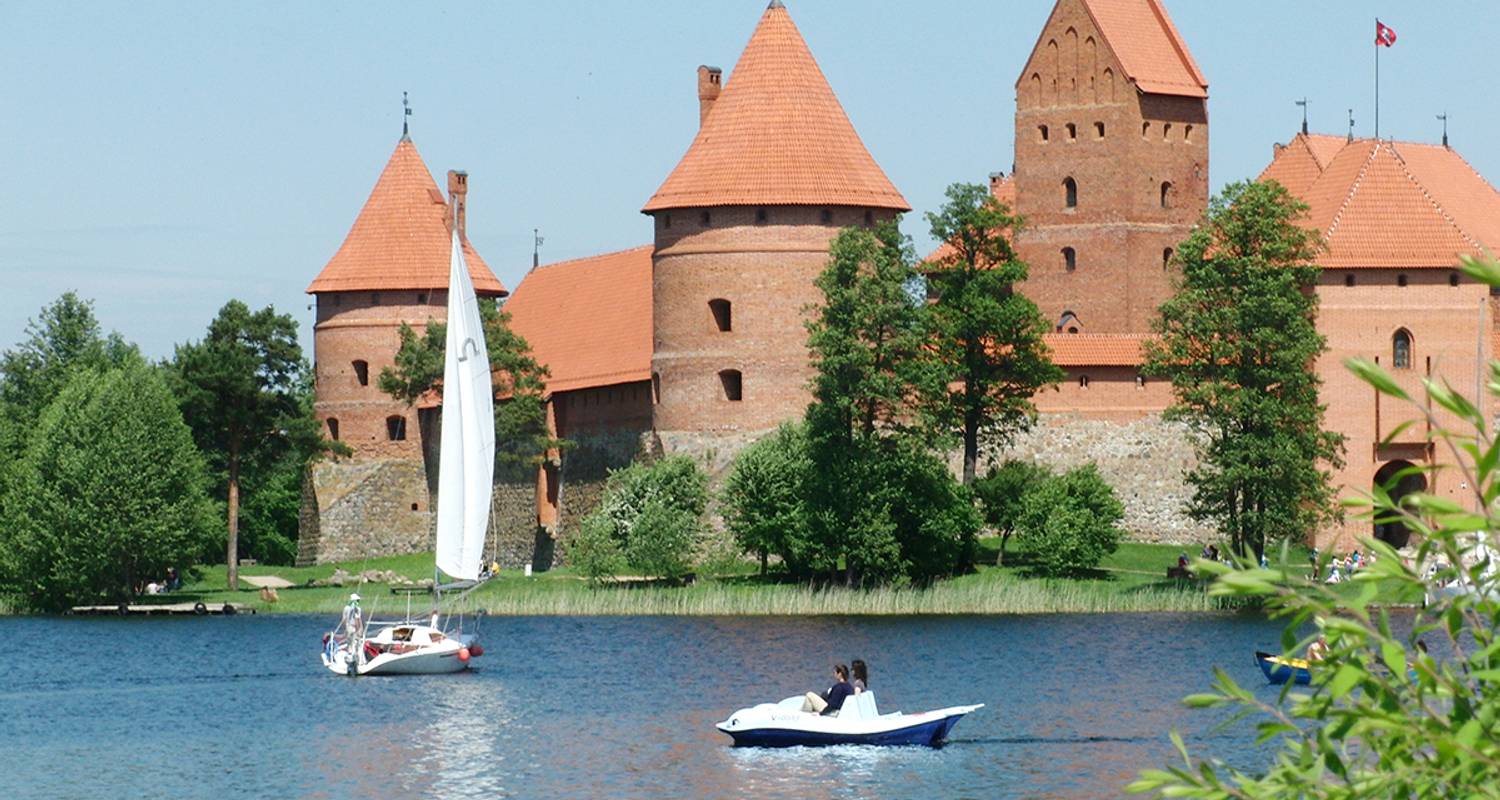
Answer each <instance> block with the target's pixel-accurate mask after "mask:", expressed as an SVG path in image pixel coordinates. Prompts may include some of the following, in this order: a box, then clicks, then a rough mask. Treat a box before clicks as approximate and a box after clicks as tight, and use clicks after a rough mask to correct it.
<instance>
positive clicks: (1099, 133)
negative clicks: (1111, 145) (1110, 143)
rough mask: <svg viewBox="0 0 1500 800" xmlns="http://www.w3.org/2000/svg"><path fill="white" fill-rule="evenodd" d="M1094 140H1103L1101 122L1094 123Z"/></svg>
mask: <svg viewBox="0 0 1500 800" xmlns="http://www.w3.org/2000/svg"><path fill="white" fill-rule="evenodd" d="M1094 138H1095V139H1103V138H1104V123H1102V122H1095V123H1094Z"/></svg>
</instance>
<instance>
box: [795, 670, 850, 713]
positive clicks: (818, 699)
mask: <svg viewBox="0 0 1500 800" xmlns="http://www.w3.org/2000/svg"><path fill="white" fill-rule="evenodd" d="M851 694H854V687H853V686H851V685H849V668H848V667H846V666H844V665H843V664H835V665H833V685H832V686H830V687H828V691H826V692H824V693H822V694H818V693H817V692H808V693H807V695H806V696H805V697H803V698H802V710H803V711H805V712H807V713H810V714H822V715H824V716H828V715H830V714H834V713H836V712H837V711H838V710H839V709H841V708H843V707H844V699H845V698H847V697H848V696H849V695H851Z"/></svg>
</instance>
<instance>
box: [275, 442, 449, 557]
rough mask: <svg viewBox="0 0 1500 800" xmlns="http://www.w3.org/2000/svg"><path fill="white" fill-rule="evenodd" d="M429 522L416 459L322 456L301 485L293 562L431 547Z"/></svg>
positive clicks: (422, 476)
mask: <svg viewBox="0 0 1500 800" xmlns="http://www.w3.org/2000/svg"><path fill="white" fill-rule="evenodd" d="M433 524H434V522H433V517H432V509H431V507H430V506H429V502H428V495H427V475H426V471H425V470H424V469H423V468H422V461H421V460H420V459H418V458H401V459H378V460H366V459H357V460H353V461H320V462H318V463H315V464H313V465H312V467H311V468H310V469H309V471H308V476H307V479H306V481H305V482H304V485H303V502H302V513H301V526H300V527H301V530H300V531H299V534H298V542H297V564H298V566H306V565H310V564H326V563H328V562H332V561H349V560H353V559H362V558H374V557H376V556H388V555H399V554H402V553H419V552H423V551H426V550H431V549H432V525H433Z"/></svg>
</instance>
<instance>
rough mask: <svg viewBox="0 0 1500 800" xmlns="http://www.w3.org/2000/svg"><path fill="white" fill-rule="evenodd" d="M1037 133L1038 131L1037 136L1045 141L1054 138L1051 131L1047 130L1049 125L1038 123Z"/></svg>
mask: <svg viewBox="0 0 1500 800" xmlns="http://www.w3.org/2000/svg"><path fill="white" fill-rule="evenodd" d="M1036 133H1037V137H1038V138H1039V139H1041V141H1044V142H1045V141H1047V140H1048V139H1050V138H1052V137H1051V132H1050V131H1048V130H1047V126H1046V125H1038V126H1036Z"/></svg>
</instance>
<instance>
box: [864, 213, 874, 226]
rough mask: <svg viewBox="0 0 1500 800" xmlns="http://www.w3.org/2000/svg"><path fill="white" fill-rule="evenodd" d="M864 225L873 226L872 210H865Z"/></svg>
mask: <svg viewBox="0 0 1500 800" xmlns="http://www.w3.org/2000/svg"><path fill="white" fill-rule="evenodd" d="M865 227H866V228H873V227H875V212H874V211H866V212H865Z"/></svg>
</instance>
